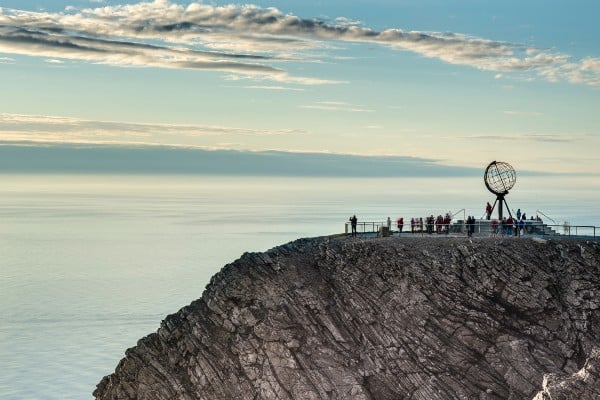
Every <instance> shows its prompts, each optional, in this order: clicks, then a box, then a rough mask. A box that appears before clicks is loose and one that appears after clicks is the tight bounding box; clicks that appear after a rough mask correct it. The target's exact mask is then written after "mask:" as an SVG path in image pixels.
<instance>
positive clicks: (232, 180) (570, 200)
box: [0, 175, 600, 400]
mask: <svg viewBox="0 0 600 400" xmlns="http://www.w3.org/2000/svg"><path fill="white" fill-rule="evenodd" d="M0 179H1V183H2V184H1V185H0V316H1V317H0V318H1V319H0V399H3V400H12V399H15V400H17V399H18V400H22V399H61V400H66V399H91V398H92V391H93V390H94V389H95V386H96V384H97V383H98V382H99V381H100V380H101V378H102V377H103V376H104V375H108V374H110V373H112V372H113V371H114V369H115V367H116V365H117V363H118V362H119V360H120V359H121V358H122V357H123V356H124V352H125V350H126V349H127V348H128V347H132V346H134V345H135V344H136V341H137V340H138V339H139V338H141V337H143V336H146V335H147V334H150V333H152V332H154V331H156V329H157V328H158V327H159V324H160V322H161V320H162V319H164V317H165V316H166V315H168V314H171V313H174V312H176V311H178V310H179V309H180V308H181V307H183V306H185V305H187V304H189V303H190V302H191V301H193V300H195V299H197V298H199V297H200V296H201V294H202V292H203V290H204V287H205V286H206V284H207V283H208V281H209V279H210V277H211V276H212V275H213V274H215V273H216V272H217V271H219V270H220V269H221V267H223V266H224V265H225V264H227V263H230V262H232V261H233V260H235V259H237V258H238V257H239V256H240V255H241V254H242V253H244V252H246V251H264V250H267V249H269V248H271V247H274V246H277V245H279V244H283V243H286V242H288V241H291V240H294V239H297V238H300V237H307V236H321V235H328V234H333V233H341V232H343V230H344V223H345V222H346V221H347V220H348V218H349V217H350V216H351V215H352V214H356V215H357V217H358V219H359V222H360V221H384V220H385V219H386V218H387V217H388V216H389V217H390V218H391V219H392V220H395V219H396V218H398V217H399V216H403V217H404V219H405V221H409V220H410V218H411V217H413V216H425V215H429V214H434V215H438V214H445V213H446V212H452V213H457V216H456V218H461V219H462V217H463V215H474V216H475V217H477V218H479V217H481V216H483V214H484V207H485V203H486V201H490V202H493V200H494V196H493V195H492V194H491V193H489V192H487V190H486V189H485V186H484V184H483V180H482V178H480V177H474V178H445V179H433V178H431V179H424V178H419V179H414V178H398V179H389V178H386V179H368V178H361V179H352V178H281V177H279V178H268V177H231V176H229V177H216V176H198V175H191V176H147V175H137V176H123V175H113V176H111V175H0ZM599 199H600V181H599V179H598V178H578V179H575V178H572V177H559V178H557V177H526V176H525V177H520V178H519V181H518V182H517V185H516V186H515V188H514V189H513V190H512V191H511V193H510V194H509V195H508V196H507V201H508V203H509V206H510V208H511V209H514V210H516V209H517V208H520V209H521V210H522V211H523V212H525V213H527V215H528V216H530V215H535V214H536V212H540V213H543V216H542V217H543V218H544V219H546V216H548V217H550V218H552V219H553V220H555V221H556V222H557V223H563V222H564V221H568V222H570V223H571V224H572V225H577V224H579V225H596V226H600V204H599ZM463 209H464V211H462V210H463Z"/></svg>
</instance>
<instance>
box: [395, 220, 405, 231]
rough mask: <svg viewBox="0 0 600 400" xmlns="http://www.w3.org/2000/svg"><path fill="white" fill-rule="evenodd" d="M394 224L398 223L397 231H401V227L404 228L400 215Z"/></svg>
mask: <svg viewBox="0 0 600 400" xmlns="http://www.w3.org/2000/svg"><path fill="white" fill-rule="evenodd" d="M396 224H397V225H398V233H402V228H404V218H402V217H400V218H398V221H396Z"/></svg>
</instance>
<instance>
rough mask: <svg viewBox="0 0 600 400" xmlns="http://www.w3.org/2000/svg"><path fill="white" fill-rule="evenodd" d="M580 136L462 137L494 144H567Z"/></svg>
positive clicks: (577, 139)
mask: <svg viewBox="0 0 600 400" xmlns="http://www.w3.org/2000/svg"><path fill="white" fill-rule="evenodd" d="M579 136H580V135H555V134H523V135H474V136H463V137H461V139H464V140H490V141H496V142H515V141H518V142H545V143H568V142H576V141H579V140H581V137H579Z"/></svg>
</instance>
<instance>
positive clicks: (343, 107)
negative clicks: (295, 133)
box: [300, 101, 373, 112]
mask: <svg viewBox="0 0 600 400" xmlns="http://www.w3.org/2000/svg"><path fill="white" fill-rule="evenodd" d="M300 107H301V108H309V109H315V110H326V111H345V112H373V110H371V109H369V108H366V107H364V106H359V105H355V104H350V103H345V102H342V101H318V102H316V103H313V104H305V105H302V106H300Z"/></svg>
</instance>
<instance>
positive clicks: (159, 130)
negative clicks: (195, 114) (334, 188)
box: [0, 114, 305, 148]
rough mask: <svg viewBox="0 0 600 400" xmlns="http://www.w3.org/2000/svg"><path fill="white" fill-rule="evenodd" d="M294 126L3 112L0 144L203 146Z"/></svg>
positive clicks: (283, 131) (278, 132) (289, 131)
mask: <svg viewBox="0 0 600 400" xmlns="http://www.w3.org/2000/svg"><path fill="white" fill-rule="evenodd" d="M302 134H305V132H304V131H300V130H293V129H272V130H267V129H264V130H259V129H243V128H236V127H227V126H214V125H176V124H147V123H144V124H142V123H132V122H115V121H93V120H82V119H77V118H69V117H59V116H39V115H20V114H0V144H2V143H9V142H28V143H71V144H73V143H79V144H107V143H126V144H129V145H131V144H139V145H168V146H183V147H201V148H206V147H207V145H206V144H205V143H204V142H202V141H201V140H199V139H201V138H205V137H216V136H218V137H221V138H222V140H223V139H224V140H227V139H226V138H240V137H254V136H265V135H302Z"/></svg>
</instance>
